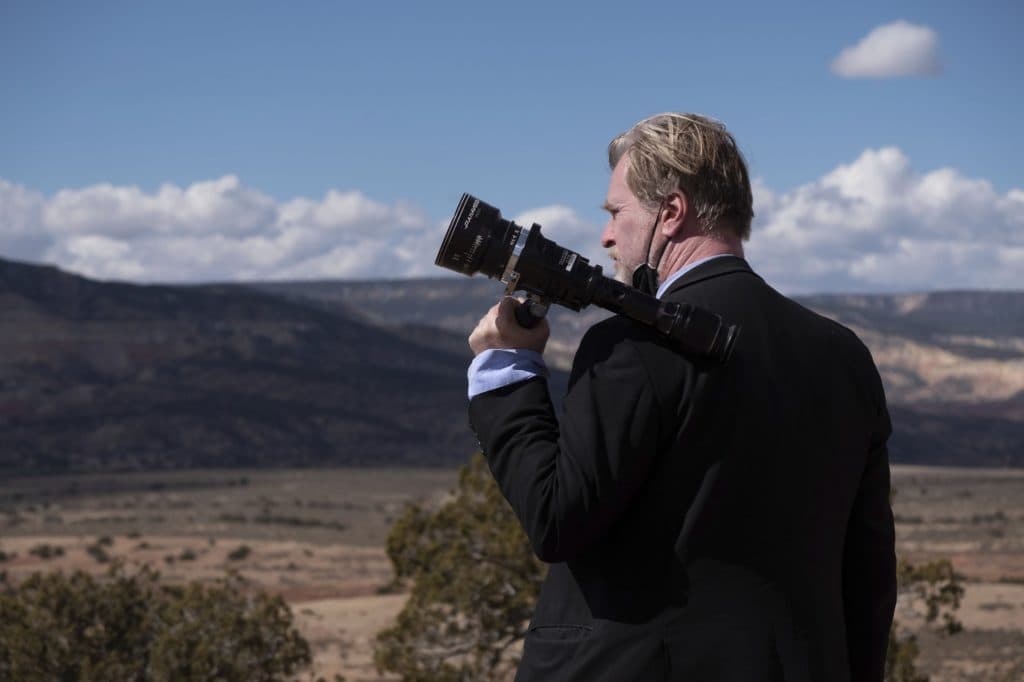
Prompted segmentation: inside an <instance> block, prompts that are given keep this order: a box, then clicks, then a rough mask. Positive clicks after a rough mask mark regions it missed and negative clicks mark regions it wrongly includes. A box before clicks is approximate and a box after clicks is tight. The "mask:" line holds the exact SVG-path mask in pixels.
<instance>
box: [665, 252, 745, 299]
mask: <svg viewBox="0 0 1024 682" xmlns="http://www.w3.org/2000/svg"><path fill="white" fill-rule="evenodd" d="M732 255H733V254H731V253H718V254H715V255H714V256H708V257H707V258H701V259H700V260H695V261H693V262H692V263H687V264H686V265H684V266H683V267H681V268H679V269H678V270H676V271H675V272H673V273H672V274H671V275H669V277H668V279H666V280H665V281H664V282H662V284H661V286H660V287H658V293H657V294H655V296H656V298H661V296H662V294H664V293H665V292H666V291H668V290H669V287H671V286H672V283H673V282H675V281H676V280H677V279H679V278H680V277H682V276H683V275H685V274H686V273H688V272H689V271H690V270H693V269H694V268H695V267H697V266H698V265H701V264H702V263H707V262H708V261H709V260H714V259H716V258H722V257H724V256H732Z"/></svg>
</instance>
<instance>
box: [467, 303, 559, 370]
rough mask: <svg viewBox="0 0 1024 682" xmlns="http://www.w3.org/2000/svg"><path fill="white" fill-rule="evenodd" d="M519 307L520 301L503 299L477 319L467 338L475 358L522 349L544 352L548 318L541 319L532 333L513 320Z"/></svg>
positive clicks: (548, 330)
mask: <svg viewBox="0 0 1024 682" xmlns="http://www.w3.org/2000/svg"><path fill="white" fill-rule="evenodd" d="M518 305H519V301H517V300H516V299H514V298H512V297H511V296H506V297H504V298H503V299H501V300H500V301H498V302H497V303H496V304H495V305H494V307H492V308H491V309H490V310H488V311H487V314H486V315H484V316H483V317H482V318H480V322H478V323H477V325H476V329H474V330H473V333H472V334H470V335H469V347H470V348H472V349H473V354H474V355H480V353H482V352H484V351H485V350H487V349H488V348H523V349H526V350H535V351H537V352H538V353H543V352H544V346H546V345H547V343H548V335H549V334H550V333H551V329H550V327H548V320H547V318H546V317H545V318H541V321H540V322H538V323H537V324H536V326H534V327H533V328H532V329H526V328H525V327H520V326H519V323H518V322H516V317H515V309H516V306H518Z"/></svg>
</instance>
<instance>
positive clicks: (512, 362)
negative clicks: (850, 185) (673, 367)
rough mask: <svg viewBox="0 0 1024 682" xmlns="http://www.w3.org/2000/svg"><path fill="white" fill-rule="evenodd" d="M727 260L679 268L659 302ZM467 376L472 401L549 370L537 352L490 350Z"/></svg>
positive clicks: (665, 284)
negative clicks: (685, 280) (676, 285)
mask: <svg viewBox="0 0 1024 682" xmlns="http://www.w3.org/2000/svg"><path fill="white" fill-rule="evenodd" d="M725 256H732V254H729V253H720V254H718V255H715V256H708V257H707V258H701V259H700V260H698V261H694V262H692V263H688V264H686V265H685V266H683V267H681V268H679V269H678V270H676V271H675V272H673V273H672V274H671V275H670V276H669V278H668V279H666V280H665V281H664V282H663V283H662V284H661V286H660V287H658V293H657V295H656V296H657V298H661V297H662V296H663V295H664V293H665V292H666V291H668V290H669V288H670V287H671V286H672V283H673V282H675V281H676V280H677V279H679V278H680V277H682V276H683V275H685V274H686V273H687V272H689V271H690V270H692V269H694V268H695V267H697V266H698V265H700V264H702V263H707V262H708V261H709V260H713V259H715V258H723V257H725ZM733 257H735V256H733ZM466 374H467V377H468V378H469V399H470V400H472V399H473V398H474V397H475V396H478V395H480V394H481V393H486V392H487V391H493V390H494V389H496V388H501V387H502V386H508V385H510V384H515V383H518V382H520V381H526V380H527V379H532V378H534V377H538V376H545V377H546V376H547V375H548V367H547V365H546V364H544V358H543V357H542V356H541V354H540V353H538V352H537V351H532V350H525V349H522V348H489V349H487V350H485V351H483V352H482V353H480V355H477V356H476V357H475V358H473V362H471V363H470V364H469V370H468V371H467V373H466Z"/></svg>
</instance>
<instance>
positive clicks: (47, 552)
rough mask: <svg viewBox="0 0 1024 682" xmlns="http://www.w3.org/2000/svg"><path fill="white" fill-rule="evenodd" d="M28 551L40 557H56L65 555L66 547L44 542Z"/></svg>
mask: <svg viewBox="0 0 1024 682" xmlns="http://www.w3.org/2000/svg"><path fill="white" fill-rule="evenodd" d="M28 553H29V554H31V555H32V556H37V557H39V558H40V559H55V558H57V557H59V556H64V548H63V547H61V546H60V545H51V544H49V543H45V542H44V543H43V544H40V545H36V546H34V547H33V548H32V549H30V550H28Z"/></svg>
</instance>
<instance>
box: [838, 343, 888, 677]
mask: <svg viewBox="0 0 1024 682" xmlns="http://www.w3.org/2000/svg"><path fill="white" fill-rule="evenodd" d="M872 371H873V373H874V377H873V382H874V391H873V393H874V394H875V396H876V405H877V408H876V410H877V414H876V416H877V422H876V427H875V429H874V430H873V433H872V436H871V442H870V445H869V452H868V456H867V460H866V463H865V467H864V472H863V475H862V476H861V480H860V485H859V487H858V490H857V496H856V499H855V501H854V504H853V509H852V512H851V515H850V520H849V522H848V525H847V531H846V543H845V548H844V555H843V602H844V604H843V606H844V611H845V614H846V639H847V648H848V651H849V658H850V668H851V673H852V674H851V679H853V680H878V681H879V682H881V680H882V679H883V677H884V674H885V656H886V649H887V648H888V643H889V629H890V628H891V627H892V619H893V611H894V609H895V607H896V549H895V527H894V523H893V515H892V507H891V503H890V498H889V456H888V449H887V447H886V440H887V439H888V437H889V434H890V433H891V431H892V426H891V423H890V421H889V413H888V410H887V409H886V406H885V395H884V393H883V391H882V385H881V380H880V379H878V374H877V371H874V366H873V363H872Z"/></svg>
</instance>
